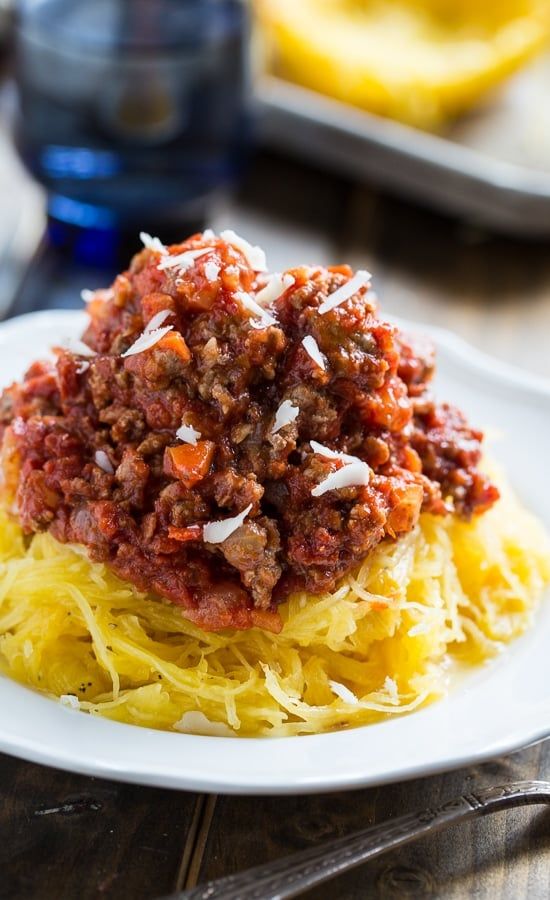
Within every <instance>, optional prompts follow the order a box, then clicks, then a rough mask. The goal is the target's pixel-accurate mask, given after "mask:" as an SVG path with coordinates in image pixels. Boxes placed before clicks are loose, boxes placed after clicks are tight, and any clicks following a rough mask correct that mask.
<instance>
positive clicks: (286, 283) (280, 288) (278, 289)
mask: <svg viewBox="0 0 550 900" xmlns="http://www.w3.org/2000/svg"><path fill="white" fill-rule="evenodd" d="M295 281H296V279H295V278H294V276H293V275H286V274H285V275H281V273H280V272H276V273H275V274H274V275H270V276H269V281H268V282H267V284H266V286H265V287H263V288H262V289H261V290H260V291H258V293H257V294H256V303H259V304H260V306H269V305H270V304H271V303H275V301H276V300H278V299H279V297H281V296H282V295H283V294H284V292H285V291H287V290H288V288H289V287H292V285H293V284H295Z"/></svg>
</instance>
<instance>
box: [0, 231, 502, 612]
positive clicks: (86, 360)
mask: <svg viewBox="0 0 550 900" xmlns="http://www.w3.org/2000/svg"><path fill="white" fill-rule="evenodd" d="M204 248H208V253H207V254H204V255H202V256H199V257H195V258H194V259H192V260H190V261H189V260H187V261H186V262H185V264H184V265H183V266H181V267H179V268H178V267H177V266H168V267H167V268H165V267H163V265H162V260H163V255H162V254H161V253H160V251H158V250H151V249H145V250H143V251H142V252H141V253H139V254H138V255H137V256H136V257H134V259H133V260H132V263H131V266H130V269H129V270H128V271H127V272H125V273H123V274H122V275H119V276H118V278H117V279H116V280H115V282H114V284H113V286H112V288H110V289H108V290H105V291H101V292H98V293H97V294H96V297H95V299H94V300H93V301H92V302H91V303H90V304H89V306H88V311H89V314H90V322H89V326H88V328H87V330H86V332H85V334H84V336H83V340H84V341H85V342H86V343H87V344H88V346H89V347H90V348H91V349H92V350H93V351H94V355H93V356H90V357H88V356H86V357H82V356H79V355H78V354H75V353H72V352H69V351H67V350H59V351H58V352H57V361H56V364H55V365H51V364H46V363H35V364H34V365H33V366H32V367H31V368H30V369H29V371H28V373H27V375H26V376H25V378H24V380H23V381H22V382H21V383H20V384H15V385H12V386H11V387H10V388H8V389H7V390H6V391H4V394H3V395H2V397H1V398H0V439H2V438H3V464H4V480H5V489H4V490H5V492H6V493H7V494H8V495H10V494H11V497H9V500H10V503H11V502H13V501H15V503H16V505H17V509H18V514H19V517H20V519H21V522H22V524H23V527H24V529H25V531H26V532H28V533H31V532H33V531H42V530H49V531H51V533H52V534H53V535H54V536H55V537H56V538H57V539H58V540H60V541H65V542H67V541H70V542H76V543H79V544H83V545H85V546H86V547H87V548H88V550H89V553H90V556H91V558H92V559H94V560H101V561H103V562H106V563H107V564H109V565H110V566H111V567H112V569H113V570H114V571H115V572H116V573H117V574H118V575H120V576H121V577H123V578H125V579H127V580H128V581H131V582H132V583H134V584H135V585H136V586H137V587H138V588H140V589H142V590H151V591H154V592H156V593H157V594H160V595H161V596H163V597H165V598H166V599H168V600H170V601H172V602H173V603H176V604H179V605H181V606H183V607H184V608H185V610H186V615H187V616H188V617H189V618H191V619H192V620H193V621H195V622H197V623H198V624H199V625H200V626H202V627H203V628H207V629H219V628H224V627H230V626H231V627H235V628H248V627H251V626H253V625H257V626H259V627H263V628H269V629H272V630H277V629H278V628H279V627H280V619H279V617H278V614H277V605H278V603H280V602H281V601H282V600H283V599H284V598H285V597H286V596H287V595H288V593H289V591H291V590H294V589H297V588H305V589H307V590H308V591H311V592H313V593H316V592H320V591H326V590H331V589H332V588H334V586H335V584H336V582H337V580H338V578H340V577H341V576H342V575H344V574H345V573H346V572H348V571H349V570H350V569H351V568H352V567H354V566H355V565H356V564H357V563H358V562H360V561H361V560H362V559H364V558H365V557H366V556H367V555H368V554H369V553H370V552H371V550H372V549H373V548H374V547H376V546H377V544H378V543H379V542H380V541H382V540H384V539H389V540H395V539H398V538H399V536H400V535H403V534H405V533H407V532H409V531H410V530H411V529H412V528H414V526H415V524H416V522H417V521H418V517H419V515H420V512H421V510H427V511H429V512H432V513H435V514H441V515H445V514H449V513H455V514H458V515H460V516H463V517H466V518H468V517H470V516H472V515H474V514H477V513H480V512H483V511H484V510H485V509H487V508H488V507H489V506H491V505H492V503H494V502H495V500H496V499H497V497H498V492H497V490H496V488H495V487H494V486H492V485H491V484H490V482H489V481H488V479H487V478H486V476H485V475H483V474H482V473H481V472H480V471H479V469H478V463H479V460H480V456H481V438H482V436H481V433H480V432H479V431H475V430H473V429H471V428H470V427H469V426H468V424H467V422H466V420H465V418H464V416H463V415H462V413H460V412H459V411H458V410H455V409H453V408H452V407H450V406H445V405H443V406H437V405H436V404H435V403H434V402H433V400H432V398H431V395H430V393H429V390H428V388H427V385H428V383H429V381H430V379H431V377H432V374H433V370H434V354H433V348H432V347H431V346H430V345H429V343H428V342H425V341H419V340H418V339H414V340H413V339H411V338H410V337H407V336H405V335H403V334H401V333H399V332H398V331H397V329H395V328H394V327H393V326H391V325H389V324H388V323H386V322H384V321H382V320H381V319H380V318H379V315H378V310H377V305H376V300H375V297H374V295H373V293H372V292H371V291H370V290H368V289H366V288H361V289H359V290H358V291H357V292H356V293H355V294H354V295H353V296H352V297H350V298H349V299H348V300H346V301H345V302H344V303H342V304H341V305H338V306H336V307H335V308H333V309H331V310H329V311H327V312H322V311H320V306H321V304H322V303H323V301H325V300H326V299H327V297H329V296H330V295H331V294H332V293H333V292H334V291H336V290H338V288H340V287H342V286H343V285H345V284H346V283H347V282H348V281H349V279H350V277H351V276H352V274H353V273H352V272H351V270H350V269H349V268H348V267H347V266H341V267H334V268H323V267H300V268H296V269H293V270H290V272H289V273H287V274H288V275H290V276H292V278H291V279H288V281H289V284H288V285H287V287H286V289H285V290H284V291H282V293H281V294H280V296H279V297H278V298H277V299H276V300H275V301H274V303H273V307H272V308H271V309H270V314H271V315H272V316H273V319H274V321H273V322H271V323H270V324H262V322H261V320H260V317H259V316H258V315H257V313H255V312H253V311H251V310H250V309H249V308H248V307H247V305H246V303H245V302H243V292H245V293H246V294H248V295H249V296H252V297H253V296H254V294H255V293H257V292H258V291H259V290H260V289H261V288H262V287H263V286H264V285H265V283H266V278H267V276H264V275H261V274H258V273H257V272H255V271H254V270H253V268H251V266H250V265H249V263H248V260H247V257H246V255H245V254H244V253H243V252H242V250H241V249H240V248H239V247H238V246H232V245H231V244H229V243H226V242H225V241H223V240H221V239H220V238H216V237H213V236H210V237H209V236H207V235H205V236H201V235H195V236H194V237H192V238H190V239H189V240H188V241H186V242H185V243H184V244H182V245H177V246H174V247H170V248H168V250H167V251H166V252H167V253H169V254H170V255H172V256H176V255H179V254H181V253H183V252H184V251H188V250H197V249H204ZM159 266H160V267H159ZM245 299H246V298H245ZM158 313H163V314H164V317H163V323H162V327H165V328H166V327H169V328H170V330H169V331H168V332H167V333H166V334H165V335H164V336H163V337H162V338H161V339H160V340H158V341H157V342H156V343H154V344H153V345H152V346H150V347H149V348H148V349H146V350H144V351H143V352H140V353H134V354H130V355H125V352H126V351H127V350H129V349H130V348H131V346H132V345H133V343H134V342H135V341H136V340H137V339H138V338H139V337H140V335H141V334H142V333H143V331H144V329H145V328H147V326H148V325H149V323H150V322H151V320H152V319H153V318H154V317H155V316H157V314H158ZM306 336H310V338H313V339H314V340H315V342H316V344H317V347H318V349H319V351H320V353H321V360H322V365H319V364H318V363H317V362H316V361H315V360H314V359H312V357H311V356H310V355H309V353H308V352H307V350H306V347H305V346H304V344H303V339H304V338H305V337H306ZM285 402H286V404H287V405H288V404H289V403H290V404H291V406H292V408H293V409H294V410H295V411H296V413H297V414H296V416H295V418H294V419H293V421H292V422H289V423H287V424H285V425H283V426H282V427H281V428H280V429H279V430H277V431H274V423H275V419H276V415H277V411H278V410H279V407H280V406H281V404H282V403H285ZM182 425H184V426H186V427H187V429H186V431H185V433H184V436H183V439H182V438H181V437H180V438H178V436H177V434H176V432H178V430H179V429H180V428H181V426H182ZM189 435H191V437H189ZM186 441H187V442H186ZM193 441H194V442H193ZM311 441H317V442H318V443H320V444H322V445H325V446H328V448H329V449H330V450H331V451H339V452H341V453H345V454H348V455H351V456H353V457H354V458H355V459H356V460H358V461H361V462H360V465H361V464H362V465H363V466H364V464H368V466H369V467H370V469H371V471H370V472H369V478H368V484H362V485H360V484H351V485H349V486H347V487H342V488H338V489H333V490H328V491H326V492H325V493H322V494H321V495H319V496H316V495H314V494H313V493H312V491H314V490H315V489H316V487H318V486H319V485H320V484H321V483H322V482H323V481H324V480H325V479H326V478H327V477H328V476H330V475H331V473H334V472H336V471H337V470H338V469H339V468H341V467H342V466H343V465H346V464H347V463H349V460H348V461H346V460H345V459H341V458H336V459H335V458H331V456H330V455H327V454H326V451H325V453H323V452H322V451H321V452H319V451H318V450H317V451H316V450H315V446H312V444H311ZM362 471H364V469H363V470H362ZM246 509H248V510H249V512H248V515H247V516H246V518H245V520H244V521H243V522H242V524H241V525H240V526H239V527H235V529H234V530H233V531H232V532H231V533H230V534H229V535H228V536H227V537H226V538H225V540H223V541H222V542H221V543H208V542H207V541H206V540H205V534H207V532H206V531H203V529H204V527H205V525H207V524H208V523H212V522H217V521H221V520H224V519H230V518H232V517H234V516H236V515H238V514H239V513H241V512H242V511H243V510H246Z"/></svg>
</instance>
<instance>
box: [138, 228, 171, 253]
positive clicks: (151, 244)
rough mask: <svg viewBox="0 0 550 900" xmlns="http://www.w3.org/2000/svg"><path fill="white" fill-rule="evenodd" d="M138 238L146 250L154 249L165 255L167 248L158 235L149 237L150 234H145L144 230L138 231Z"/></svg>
mask: <svg viewBox="0 0 550 900" xmlns="http://www.w3.org/2000/svg"><path fill="white" fill-rule="evenodd" d="M139 239H140V241H141V243H142V244H143V246H144V247H147V249H148V250H155V251H156V252H157V253H162V255H163V256H166V255H167V253H168V250H167V249H166V247H165V246H164V244H163V243H162V241H161V240H160V238H158V237H151V235H150V234H147V232H146V231H140V233H139Z"/></svg>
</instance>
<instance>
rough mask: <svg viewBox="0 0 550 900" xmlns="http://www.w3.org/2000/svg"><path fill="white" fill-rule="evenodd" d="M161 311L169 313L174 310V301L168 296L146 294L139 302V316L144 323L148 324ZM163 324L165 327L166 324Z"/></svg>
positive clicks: (158, 293) (154, 293) (154, 292)
mask: <svg viewBox="0 0 550 900" xmlns="http://www.w3.org/2000/svg"><path fill="white" fill-rule="evenodd" d="M163 309H169V310H170V311H171V312H175V310H176V303H175V300H174V298H173V297H171V296H170V294H162V293H160V291H153V292H152V293H151V294H146V295H145V297H143V299H142V301H141V314H142V316H143V321H144V322H145V323H147V322H150V321H151V319H152V318H153V316H155V315H156V314H157V313H159V312H161V311H162V310H163ZM164 324H165V325H166V322H164Z"/></svg>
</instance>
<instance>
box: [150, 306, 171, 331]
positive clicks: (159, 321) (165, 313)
mask: <svg viewBox="0 0 550 900" xmlns="http://www.w3.org/2000/svg"><path fill="white" fill-rule="evenodd" d="M171 315H172V310H171V309H161V311H160V312H158V313H157V314H156V315H154V316H153V318H152V319H151V321H150V322H147V325H146V327H145V331H144V332H143V333H144V334H150V333H151V331H156V329H157V328H160V326H161V325H164V323H165V322H166V319H167V318H168V317H169V316H171Z"/></svg>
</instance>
